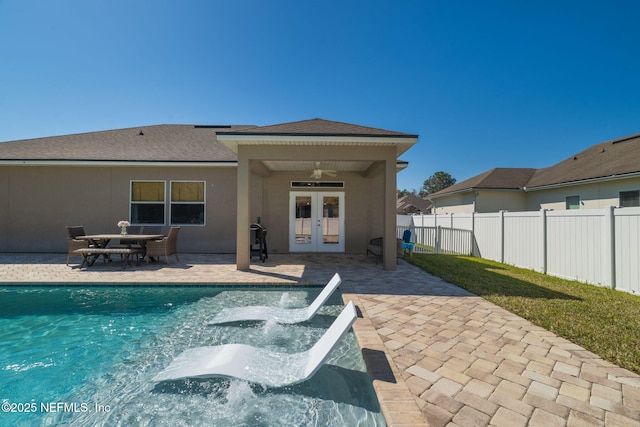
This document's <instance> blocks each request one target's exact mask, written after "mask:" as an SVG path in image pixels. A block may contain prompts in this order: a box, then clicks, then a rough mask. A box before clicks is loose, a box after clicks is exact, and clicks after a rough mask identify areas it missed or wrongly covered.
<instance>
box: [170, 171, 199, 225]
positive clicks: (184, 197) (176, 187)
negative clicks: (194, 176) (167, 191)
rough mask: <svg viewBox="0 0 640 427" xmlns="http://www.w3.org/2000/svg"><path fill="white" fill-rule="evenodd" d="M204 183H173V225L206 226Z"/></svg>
mask: <svg viewBox="0 0 640 427" xmlns="http://www.w3.org/2000/svg"><path fill="white" fill-rule="evenodd" d="M204 189H205V185H204V181H172V182H171V225H188V224H201V225H204V212H205V209H204V206H205V203H204V200H205V199H204V191H205V190H204Z"/></svg>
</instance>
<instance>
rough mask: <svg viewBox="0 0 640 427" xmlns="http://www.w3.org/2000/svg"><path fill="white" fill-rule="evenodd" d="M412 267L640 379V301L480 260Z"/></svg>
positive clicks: (428, 259) (429, 259) (433, 258)
mask: <svg viewBox="0 0 640 427" xmlns="http://www.w3.org/2000/svg"><path fill="white" fill-rule="evenodd" d="M407 261H409V262H412V263H413V264H415V265H417V266H419V267H421V268H422V269H423V270H425V271H427V272H429V273H431V274H433V275H434V276H439V277H442V278H443V279H445V280H446V281H448V282H449V283H452V284H454V285H457V286H459V287H461V288H464V289H466V290H468V291H469V292H472V293H474V294H476V295H478V296H481V297H482V298H484V299H486V300H488V301H491V302H492V303H494V304H496V305H499V306H500V307H503V308H505V309H507V310H509V311H511V312H512V313H514V314H517V315H518V316H520V317H523V318H525V319H527V320H529V321H531V322H532V323H534V324H536V325H538V326H541V327H543V328H545V329H547V330H549V331H552V332H553V333H555V334H556V335H559V336H561V337H564V338H566V339H568V340H570V341H571V342H573V343H575V344H578V345H580V346H582V347H584V348H586V349H587V350H589V351H591V352H593V353H595V354H597V355H599V356H600V357H602V358H603V359H605V360H608V361H610V362H612V363H615V364H616V365H619V366H621V367H623V368H627V369H629V370H631V371H634V372H636V373H638V374H640V296H636V295H631V294H628V293H625V292H620V291H614V290H611V289H606V288H602V287H598V286H593V285H586V284H584V283H580V282H575V281H572V280H564V279H559V278H556V277H551V276H547V275H544V274H540V273H536V272H533V271H531V270H525V269H521V268H516V267H512V266H509V265H505V264H500V263H497V262H493V261H488V260H484V259H481V258H474V257H467V256H453V255H421V254H414V255H413V257H412V258H408V259H407Z"/></svg>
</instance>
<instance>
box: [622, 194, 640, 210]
mask: <svg viewBox="0 0 640 427" xmlns="http://www.w3.org/2000/svg"><path fill="white" fill-rule="evenodd" d="M620 206H622V207H623V208H631V207H634V206H640V190H635V191H621V192H620Z"/></svg>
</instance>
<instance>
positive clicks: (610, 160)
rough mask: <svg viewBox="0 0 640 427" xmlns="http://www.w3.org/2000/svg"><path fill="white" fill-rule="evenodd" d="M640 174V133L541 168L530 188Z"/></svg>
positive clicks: (601, 144) (603, 144)
mask: <svg viewBox="0 0 640 427" xmlns="http://www.w3.org/2000/svg"><path fill="white" fill-rule="evenodd" d="M637 172H640V134H635V135H631V136H628V137H625V138H620V139H615V140H612V141H607V142H603V143H600V144H596V145H593V146H591V147H589V148H587V149H586V150H584V151H582V152H580V153H578V154H576V155H574V156H571V157H569V158H568V159H566V160H563V161H562V162H560V163H557V164H555V165H554V166H551V167H549V168H545V169H538V170H537V171H536V173H535V174H534V176H533V177H532V178H531V180H530V181H529V182H528V183H527V188H529V189H533V188H535V187H543V186H547V185H553V184H560V183H569V182H574V181H582V180H588V179H597V178H605V177H612V176H615V175H624V174H629V173H637Z"/></svg>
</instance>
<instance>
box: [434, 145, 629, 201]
mask: <svg viewBox="0 0 640 427" xmlns="http://www.w3.org/2000/svg"><path fill="white" fill-rule="evenodd" d="M428 199H429V200H431V201H432V202H433V211H434V213H471V212H477V213H483V212H498V211H501V210H508V211H531V210H540V209H554V210H565V209H600V208H604V207H607V206H620V207H625V206H640V134H635V135H631V136H628V137H625V138H619V139H615V140H612V141H607V142H603V143H600V144H596V145H593V146H591V147H589V148H587V149H586V150H584V151H582V152H580V153H578V154H575V155H573V156H571V157H569V158H567V159H565V160H563V161H561V162H560V163H557V164H555V165H553V166H551V167H548V168H544V169H534V168H495V169H491V170H489V171H487V172H484V173H481V174H480V175H477V176H474V177H473V178H469V179H467V180H465V181H462V182H459V183H456V184H455V185H452V186H450V187H448V188H445V189H443V190H440V191H438V192H436V193H433V194H430V195H429V196H428Z"/></svg>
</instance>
